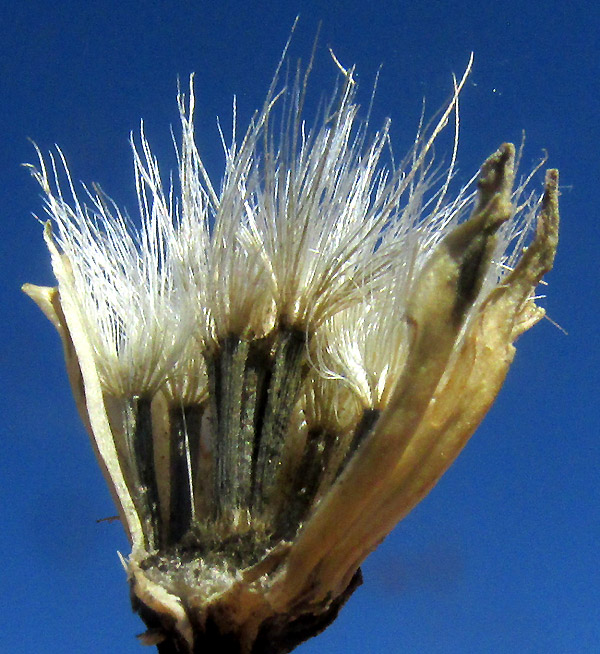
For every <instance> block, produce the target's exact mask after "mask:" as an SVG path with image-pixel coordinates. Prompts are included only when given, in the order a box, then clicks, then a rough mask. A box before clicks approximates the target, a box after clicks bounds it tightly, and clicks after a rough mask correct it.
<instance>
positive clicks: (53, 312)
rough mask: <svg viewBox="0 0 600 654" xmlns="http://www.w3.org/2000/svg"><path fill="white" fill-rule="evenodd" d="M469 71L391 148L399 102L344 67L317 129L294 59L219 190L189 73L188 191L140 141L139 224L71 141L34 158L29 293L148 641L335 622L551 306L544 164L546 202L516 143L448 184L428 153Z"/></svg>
mask: <svg viewBox="0 0 600 654" xmlns="http://www.w3.org/2000/svg"><path fill="white" fill-rule="evenodd" d="M467 72H468V71H467ZM465 79H466V74H465V77H463V79H462V80H461V81H460V83H458V84H456V85H455V94H454V96H453V99H452V100H451V102H450V103H449V105H448V107H447V108H446V110H445V111H444V112H443V113H442V117H441V119H440V120H439V122H438V123H437V124H435V125H433V127H432V128H431V129H430V130H429V131H427V130H424V131H423V130H421V131H420V133H419V135H418V136H417V139H416V140H415V146H414V149H413V151H412V152H411V153H410V154H409V156H408V157H407V158H406V160H405V161H406V162H407V163H406V165H404V167H401V168H400V169H397V170H396V169H387V170H386V169H385V167H384V166H383V165H382V164H381V158H382V155H383V152H384V151H385V148H386V144H387V142H388V127H389V125H388V124H387V123H386V124H385V125H384V126H383V128H382V129H381V130H380V131H378V132H377V133H375V134H374V135H373V136H371V137H369V136H368V133H367V132H368V129H367V128H368V125H367V124H366V123H359V122H358V120H357V113H358V107H357V105H356V104H355V101H354V97H355V84H354V81H353V77H352V71H342V75H341V83H340V86H339V89H338V91H337V92H336V93H335V94H334V96H333V98H332V99H331V101H330V102H329V103H326V104H324V106H323V107H322V109H321V111H320V114H319V117H318V120H317V121H316V122H315V123H314V127H313V128H311V129H309V128H308V127H307V126H306V125H305V124H304V122H303V119H302V107H303V104H304V94H305V88H306V77H304V78H303V77H302V76H301V75H300V74H298V75H297V77H296V81H295V83H294V84H292V90H291V91H289V92H282V93H280V94H276V93H275V91H274V89H275V87H276V83H274V84H273V85H272V87H271V91H270V92H269V95H268V97H267V100H266V102H265V105H264V108H263V110H262V111H261V112H259V113H257V114H256V116H255V118H254V119H253V121H252V123H251V125H250V127H249V129H248V131H247V132H246V134H245V135H244V137H243V138H242V140H241V142H240V143H236V141H235V135H234V139H233V142H232V144H231V145H230V146H226V147H225V155H226V169H225V175H224V179H223V182H222V185H221V188H220V191H218V192H217V191H215V189H214V188H213V186H212V184H211V182H210V180H209V178H208V175H207V173H206V171H205V168H204V165H203V163H202V161H201V158H200V156H199V154H198V150H197V149H196V145H195V141H194V126H193V120H192V115H193V110H194V95H193V89H192V84H191V81H190V92H189V95H188V97H187V98H186V97H185V96H184V95H183V94H181V93H180V95H179V108H180V114H181V122H182V128H183V137H182V142H181V146H180V147H179V148H178V162H179V175H180V188H181V194H180V196H179V197H178V198H177V200H175V199H174V195H175V194H174V191H173V189H171V190H170V191H167V192H165V191H164V190H163V186H162V183H161V178H160V174H159V169H158V166H157V163H156V161H155V159H154V158H153V156H152V154H151V153H150V149H149V146H148V143H147V141H146V139H145V137H144V134H143V131H142V134H141V148H140V145H137V146H136V145H135V143H134V141H133V139H132V145H133V150H134V162H135V177H136V182H137V191H138V196H139V206H140V212H141V229H140V230H139V231H136V230H135V228H133V227H132V225H131V224H130V222H129V220H128V219H127V218H126V217H125V216H124V215H123V214H122V213H120V212H119V210H118V209H117V208H116V207H115V206H114V204H113V203H112V202H111V201H110V200H109V199H108V198H107V197H106V196H105V195H104V194H103V193H102V192H101V191H99V190H98V189H95V188H94V189H93V190H88V189H86V193H87V198H88V199H87V204H83V203H82V202H81V201H80V200H79V199H78V197H77V195H76V193H75V190H74V188H73V185H72V183H71V179H70V176H69V173H68V171H67V168H66V164H65V163H64V159H63V158H62V154H60V152H59V158H58V161H57V160H56V159H55V158H53V157H51V158H50V167H47V165H46V164H45V163H44V160H43V158H42V157H41V155H40V165H39V168H37V169H36V168H32V170H33V173H34V175H35V177H36V178H37V180H38V181H39V183H40V184H41V186H42V188H43V190H44V193H45V198H46V210H47V212H48V214H49V215H50V217H51V221H49V222H48V223H47V225H46V229H45V232H44V234H45V239H46V243H47V245H48V248H49V250H50V253H51V256H52V266H53V270H54V274H55V276H56V279H57V281H58V286H57V287H56V288H42V287H38V286H32V285H25V287H24V290H25V292H26V293H27V294H28V295H29V296H30V297H31V298H33V299H34V300H35V301H36V302H37V304H38V305H39V306H40V308H41V309H42V310H43V312H44V313H45V314H46V316H47V317H48V318H49V319H50V320H51V322H52V323H53V324H54V326H55V327H56V329H57V330H58V332H59V334H60V337H61V339H62V343H63V348H64V354H65V359H66V364H67V370H68V373H69V378H70V381H71V385H72V388H73V393H74V396H75V400H76V402H77V406H78V408H79V411H80V413H81V416H82V419H83V421H84V423H85V425H86V427H87V429H88V431H89V433H90V435H91V439H92V443H93V445H94V447H95V450H96V454H97V456H98V459H99V461H100V464H101V466H102V469H103V471H104V474H105V476H106V479H107V482H108V484H109V486H110V488H111V491H112V493H113V496H114V498H115V502H116V504H117V506H118V509H119V513H120V517H121V520H122V523H123V525H124V526H125V528H126V530H127V533H128V536H129V539H130V541H131V545H132V552H131V555H130V556H129V558H128V559H127V561H126V562H125V565H126V568H127V572H128V576H129V583H130V585H131V595H132V600H133V605H134V608H135V609H136V610H137V611H138V613H139V614H140V616H141V617H142V619H143V620H144V622H145V623H146V625H147V627H148V630H147V631H146V632H145V634H143V635H142V637H141V638H142V640H143V641H144V642H145V643H148V644H156V645H157V646H158V650H159V651H160V652H163V653H170V652H173V653H174V652H185V653H191V652H204V651H213V650H212V649H211V648H215V649H214V651H222V652H230V653H233V652H239V653H240V654H249V653H253V654H261V653H269V652H272V653H277V652H287V651H290V650H291V649H293V648H294V647H295V646H296V645H297V644H299V643H300V642H302V641H303V640H305V639H306V638H308V637H310V636H312V635H315V634H316V633H318V632H319V631H321V630H322V629H323V628H325V627H326V626H327V625H328V624H329V623H330V622H331V621H332V620H333V619H334V618H335V616H336V614H337V612H338V610H339V608H340V607H341V605H342V604H343V603H344V602H345V601H346V599H347V598H348V597H349V595H350V594H351V593H352V591H353V590H354V589H355V588H356V586H357V585H358V584H359V583H360V579H361V577H360V569H359V566H360V564H361V562H362V561H363V559H364V558H365V557H366V556H367V555H368V554H369V552H371V551H372V550H373V549H374V548H375V547H376V546H377V544H378V543H379V542H380V541H381V540H382V539H383V538H384V537H385V536H386V535H387V534H388V533H389V532H390V530H391V529H392V528H393V527H394V525H395V524H396V523H397V522H398V521H399V520H400V519H402V518H403V517H404V516H405V515H406V514H407V513H408V512H409V511H410V510H411V509H412V508H413V507H414V506H415V505H416V504H417V503H418V502H419V501H420V500H421V499H422V498H423V497H424V496H425V495H426V494H427V493H428V492H429V490H430V489H431V488H432V487H433V486H434V484H435V483H436V482H437V480H438V479H439V478H440V476H441V475H442V474H443V473H444V471H445V470H446V469H447V468H448V466H449V465H450V464H451V463H452V461H453V460H454V459H455V457H456V456H457V454H458V453H459V452H460V450H461V449H462V447H463V446H464V445H465V443H466V441H467V440H468V438H469V437H470V435H471V434H472V433H473V431H474V430H475V428H476V427H477V425H478V424H479V422H480V421H481V419H482V418H483V416H484V415H485V413H486V411H487V410H488V408H489V407H490V405H491V404H492V402H493V401H494V398H495V397H496V394H497V393H498V391H499V389H500V387H501V385H502V382H503V380H504V377H505V375H506V373H507V370H508V367H509V365H510V363H511V360H512V358H513V356H514V347H513V345H512V343H513V341H514V340H515V339H516V338H517V337H518V336H519V335H520V334H521V333H522V332H523V331H525V330H526V329H528V328H529V327H531V326H532V325H534V324H535V323H536V322H537V321H538V320H539V319H540V318H541V317H542V316H543V310H542V309H540V308H538V307H537V306H536V305H535V303H534V299H535V298H534V291H535V287H536V285H537V284H538V283H539V282H540V280H541V278H542V276H543V275H544V273H546V272H548V271H549V270H550V268H551V267H552V262H553V259H554V253H555V249H556V244H557V233H558V232H557V230H558V201H557V197H558V173H557V171H555V170H550V171H548V172H547V174H546V185H545V191H544V194H543V197H542V198H541V199H538V198H537V197H536V196H535V194H533V193H529V192H527V191H526V189H525V183H524V184H522V185H521V186H519V188H518V189H517V190H516V191H515V190H513V185H514V174H515V173H514V167H515V152H514V148H513V146H512V145H509V144H505V145H502V146H501V147H500V149H499V150H498V151H497V152H496V153H495V154H493V155H492V156H491V157H490V158H489V159H488V160H487V161H486V162H485V163H484V165H483V166H482V168H481V171H480V174H479V176H478V178H477V182H476V189H475V190H471V186H472V185H468V186H467V187H465V188H464V189H462V190H461V191H460V192H459V193H458V195H457V196H456V197H455V198H454V199H453V200H448V199H447V198H446V194H447V191H448V186H449V184H450V181H451V177H452V175H453V170H452V168H453V166H451V167H450V170H449V171H448V173H447V175H446V176H445V177H444V178H443V179H442V180H441V183H440V182H439V170H432V158H431V154H430V150H431V146H432V144H433V141H434V140H435V138H436V136H437V135H438V134H439V132H440V131H441V130H442V129H443V127H444V126H445V124H446V123H447V122H448V119H449V118H450V117H451V116H452V114H453V113H454V114H455V115H456V116H458V114H457V104H458V94H459V92H460V89H461V87H462V85H463V84H464V81H465ZM278 111H279V112H280V115H279V118H278V119H277V120H276V119H275V114H276V113H277V112H278ZM274 123H277V125H279V126H280V127H278V132H277V133H275V132H274V130H273V127H272V125H273V124H274ZM456 125H458V118H456ZM452 163H454V155H453V157H452ZM61 171H62V172H61ZM63 176H64V177H65V179H66V181H67V186H68V189H69V192H68V197H65V195H63V192H62V191H61V186H60V182H59V179H60V178H61V177H63ZM63 186H64V184H63ZM469 215H470V217H469ZM534 223H536V224H537V227H536V231H535V234H534V235H533V236H530V235H529V232H530V231H531V229H530V228H531V226H532V225H533V224H534ZM526 245H527V247H525V246H526ZM216 648H218V650H217V649H216Z"/></svg>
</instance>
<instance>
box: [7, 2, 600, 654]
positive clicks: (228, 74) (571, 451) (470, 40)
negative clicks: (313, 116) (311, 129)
mask: <svg viewBox="0 0 600 654" xmlns="http://www.w3.org/2000/svg"><path fill="white" fill-rule="evenodd" d="M298 13H299V14H300V15H301V22H300V25H299V27H298V30H297V33H296V36H295V38H294V42H293V46H292V51H291V52H292V56H293V57H297V56H303V57H304V58H306V57H307V56H308V53H309V51H310V47H311V44H312V40H313V37H314V34H315V31H316V29H317V24H318V21H319V20H321V21H322V22H323V25H322V32H321V39H320V45H319V48H318V52H317V67H316V70H315V73H314V75H313V79H312V89H313V93H314V95H313V98H314V99H317V98H318V97H319V94H320V93H321V91H323V90H325V91H328V90H329V85H330V83H331V82H332V80H333V79H334V76H335V70H334V68H333V65H332V63H331V61H330V59H329V56H328V54H327V49H326V46H328V45H331V46H332V47H333V48H334V50H335V52H336V54H337V56H338V58H339V59H340V61H341V62H342V63H343V64H344V65H351V64H353V63H355V64H356V65H357V78H358V80H359V83H360V84H361V87H360V88H361V90H359V99H362V102H363V105H366V104H367V103H368V100H369V95H370V90H371V88H372V84H373V80H374V76H375V73H376V71H377V69H378V67H379V66H380V65H381V64H383V69H382V72H381V77H380V82H379V86H378V91H377V97H376V103H375V112H374V118H373V125H374V126H378V125H379V124H380V123H381V121H382V120H383V118H384V117H385V116H388V115H389V116H390V117H391V118H392V121H393V122H392V140H393V144H394V148H395V152H396V154H399V153H401V152H402V150H404V149H406V147H408V146H409V144H410V141H411V139H412V138H413V136H414V132H415V127H416V124H417V120H418V117H419V113H420V110H421V99H422V97H423V96H426V97H427V102H428V105H427V106H428V107H429V109H430V113H432V112H433V111H434V110H435V109H437V108H438V107H439V106H440V105H441V104H442V103H443V102H444V101H445V100H446V99H447V97H448V95H449V92H450V90H451V73H452V72H454V73H456V74H460V73H461V72H462V71H463V70H464V68H465V66H466V63H467V60H468V57H469V53H470V51H471V50H473V51H474V52H475V66H474V70H473V74H472V76H471V78H470V82H469V83H468V84H467V88H466V89H465V92H464V94H463V96H462V104H461V121H462V128H461V129H462V131H461V143H460V150H459V167H460V171H459V180H458V181H465V180H466V179H467V178H468V177H469V176H470V175H471V173H472V172H473V171H474V170H475V169H476V168H477V166H478V165H479V164H480V163H481V162H482V161H483V159H484V158H485V157H486V156H487V155H488V154H490V153H491V152H493V151H494V150H495V149H496V148H497V146H498V145H499V144H500V143H501V142H503V141H506V140H510V141H516V142H519V141H520V139H521V131H522V130H525V131H526V139H527V140H526V151H525V157H524V162H523V169H524V172H525V171H526V170H527V169H528V168H530V167H531V166H533V164H534V163H535V162H536V161H537V160H538V159H539V157H540V156H541V154H542V151H543V149H546V150H547V151H548V153H549V165H551V166H553V167H558V168H560V171H561V187H562V197H561V205H562V206H561V210H562V218H563V224H562V240H561V243H560V248H559V254H558V257H557V261H556V268H555V270H554V271H553V272H552V273H551V274H550V275H549V276H548V277H547V281H548V282H549V286H548V287H547V288H546V289H545V292H546V293H547V299H546V300H544V305H545V306H546V308H547V310H548V314H549V316H550V317H551V318H552V320H553V321H555V322H556V323H558V324H560V325H561V326H562V327H563V328H564V329H565V330H566V331H567V332H568V333H569V334H568V336H567V335H565V334H564V333H562V332H561V331H560V330H559V329H557V328H556V327H555V326H553V324H551V323H550V322H549V321H543V322H542V323H541V324H539V325H538V326H537V327H536V328H535V329H533V330H532V331H531V332H528V333H527V334H525V335H524V336H523V337H522V338H521V339H520V340H519V342H518V353H517V357H516V361H515V363H514V365H513V367H512V369H511V372H510V374H509V377H508V380H507V382H506V385H505V387H504V389H503V391H502V393H501V395H500V397H499V399H498V401H497V402H496V404H495V405H494V407H493V409H492V410H491V412H490V414H489V415H488V417H487V418H486V420H485V422H484V423H483V425H482V427H481V428H480V429H479V431H478V432H477V434H476V436H475V437H474V438H473V440H472V441H471V442H470V444H469V445H468V446H467V448H466V450H465V451H464V452H463V454H462V455H461V456H460V457H459V459H458V461H457V462H456V464H455V465H454V466H453V467H452V468H451V469H450V471H449V472H448V473H447V474H446V476H445V477H444V478H443V480H442V481H441V482H440V483H439V484H438V486H437V487H436V488H435V489H434V491H433V492H432V493H431V494H430V496H429V497H428V498H427V499H426V500H425V501H424V502H423V503H422V504H421V505H420V506H419V507H417V509H416V510H415V511H414V512H413V513H412V514H411V515H410V516H409V517H408V518H407V519H406V520H405V521H404V522H402V524H401V525H400V526H399V527H398V528H397V529H396V530H395V531H394V532H393V534H392V535H390V536H389V538H388V539H387V540H386V541H385V542H384V543H383V545H382V546H381V547H380V548H379V549H378V550H377V552H376V553H375V554H373V555H372V556H371V557H370V558H369V559H368V560H367V561H366V562H365V564H364V567H363V571H364V573H365V584H364V586H363V587H362V588H361V589H359V590H358V591H357V592H356V594H355V596H354V597H353V598H352V599H351V600H350V602H349V604H348V605H347V606H346V608H345V609H344V610H343V612H342V614H341V616H340V618H339V619H338V621H337V622H336V623H335V625H334V626H333V627H331V628H330V629H329V630H328V631H327V632H326V633H325V634H323V635H322V636H320V637H319V638H317V639H315V640H313V641H311V642H309V643H307V644H305V645H303V646H302V647H301V648H299V649H298V652H300V653H301V654H317V653H321V654H324V653H329V652H347V653H348V654H352V653H354V652H356V653H360V654H370V653H385V652H393V653H395V652H411V653H416V654H421V653H423V654H424V653H428V654H430V653H439V654H452V653H465V652H467V653H469V652H486V653H498V654H500V653H506V652H523V653H537V652H540V653H541V652H544V653H559V652H564V653H570V652H597V651H600V615H599V607H600V573H599V565H598V561H599V551H598V543H599V540H600V538H599V537H600V518H599V516H600V483H599V482H600V476H599V472H598V470H599V461H600V459H599V455H598V436H599V413H600V412H599V410H598V382H599V374H598V369H599V364H600V360H599V356H598V341H599V336H600V334H599V330H598V318H599V305H598V297H599V294H598V264H597V261H598V250H599V249H600V238H599V229H598V203H599V200H598V196H599V191H600V188H599V186H600V184H599V181H600V176H599V171H600V165H599V162H598V159H599V157H598V143H600V130H599V128H598V106H599V105H600V88H599V83H600V82H599V80H600V46H599V44H600V9H599V5H597V4H596V3H590V2H585V3H584V2H581V1H577V0H575V1H574V2H570V3H565V2H556V1H554V0H547V1H544V2H541V1H539V0H533V1H531V2H523V1H520V2H515V1H513V0H508V1H507V2H502V3H498V2H485V3H482V2H466V1H456V2H439V1H436V0H429V1H428V2H411V3H408V2H389V1H388V2H384V1H381V2H377V1H371V2H357V1H355V0H329V1H328V2H317V1H313V2H302V1H300V0H295V1H291V0H282V1H280V2H275V1H271V2H266V1H262V2H252V1H251V0H246V1H241V0H220V1H219V2H217V1H215V2H191V1H188V2H183V1H181V2H152V1H150V0H146V1H145V2H128V1H120V2H102V1H98V2H76V1H73V2H69V1H62V2H61V1H60V0H58V1H57V2H54V3H50V2H36V1H23V2H8V3H4V5H3V8H2V9H0V28H1V34H2V38H1V39H0V142H1V147H0V230H1V238H0V249H1V256H0V266H1V267H2V269H1V271H0V274H1V279H2V284H1V285H0V293H1V294H2V296H1V300H2V306H3V307H4V310H3V320H2V321H1V322H0V330H1V334H0V342H1V343H2V366H1V375H2V380H1V382H2V389H3V392H2V394H1V395H0V401H1V403H2V406H1V411H2V417H3V420H2V430H3V433H2V435H1V438H2V441H1V442H2V455H1V456H0V484H1V486H0V488H1V492H2V501H1V503H0V525H1V529H0V556H1V560H2V581H1V587H2V593H1V596H2V600H1V601H0V605H2V610H0V652H23V653H36V654H37V653H39V652H63V651H68V652H72V653H73V654H80V653H81V654H83V653H92V654H95V653H104V652H124V653H131V654H133V653H135V652H142V651H144V649H143V648H142V647H141V646H140V645H138V644H137V642H136V640H135V638H134V634H136V633H139V632H140V631H142V625H141V622H140V621H139V620H138V618H137V617H136V616H134V615H133V614H132V613H131V611H130V608H129V599H128V589H127V585H126V582H125V574H124V572H123V570H122V568H121V565H120V563H119V560H118V557H117V554H116V552H117V550H120V551H122V552H123V553H127V552H128V544H127V542H126V539H125V536H124V534H123V531H122V528H121V526H120V524H119V523H118V522H116V523H101V524H97V523H96V520H97V519H98V518H103V517H105V516H110V515H113V513H114V509H113V506H112V503H111V499H110V497H109V494H108V492H107V490H106V488H105V486H104V480H103V479H102V476H101V474H100V471H99V469H98V467H97V465H96V462H95V460H94V456H93V454H92V450H91V447H90V446H89V443H88V441H87V437H86V434H85V432H84V430H83V427H82V426H81V424H80V422H79V418H78V416H77V414H76V411H75V407H74V403H73V401H72V399H71V396H70V390H69V387H68V384H67V379H66V374H65V372H64V366H63V361H62V354H61V347H60V343H59V341H58V337H57V336H56V334H55V332H54V330H53V328H52V327H51V326H50V324H49V323H48V322H47V321H46V320H45V318H44V317H43V316H42V315H41V313H40V312H39V310H38V309H37V308H36V307H35V306H34V304H33V303H32V302H31V301H30V300H29V299H27V298H26V297H25V296H24V295H22V294H21V293H20V291H19V288H20V286H21V284H22V283H23V282H26V281H27V282H34V283H39V284H46V285H51V284H52V283H53V278H52V273H51V270H50V263H49V257H48V255H47V253H46V250H45V247H44V244H43V241H42V233H41V228H40V225H39V224H38V223H36V221H35V220H34V219H33V218H32V217H31V213H32V212H37V213H41V201H40V198H39V191H38V188H37V187H36V184H35V183H34V181H33V180H32V179H31V178H30V176H29V174H28V172H27V171H26V170H25V169H23V168H21V167H20V164H21V163H23V162H30V161H33V160H34V159H35V154H34V151H33V148H32V146H31V144H30V143H29V142H28V139H29V138H31V139H33V140H35V141H36V142H37V143H38V144H39V145H40V147H41V148H42V149H43V150H48V149H49V148H50V147H52V145H53V144H54V143H58V144H60V146H61V148H62V149H63V151H64V152H65V154H66V156H67V159H68V161H69V164H70V167H71V171H72V173H73V176H74V178H75V179H76V180H82V181H88V182H89V181H97V182H99V183H100V184H101V185H102V186H103V188H104V189H105V190H106V191H107V192H108V193H109V194H110V195H111V196H112V197H113V198H114V199H115V200H116V201H117V202H118V203H119V204H120V205H125V206H127V207H129V208H130V210H131V212H132V213H134V211H135V208H136V203H135V198H134V185H133V176H132V165H131V156H130V150H129V144H128V134H129V132H130V131H131V130H135V129H137V128H138V126H139V120H140V118H142V117H143V118H144V119H145V124H146V129H147V135H148V138H149V140H150V142H151V144H152V145H153V148H154V150H155V153H156V154H157V155H158V157H159V159H160V160H161V161H164V162H165V164H166V169H168V168H169V166H173V165H174V156H173V153H172V146H171V140H170V139H171V137H170V134H169V126H170V125H171V124H173V125H174V126H175V128H177V122H178V116H177V107H176V103H175V92H176V78H177V76H178V75H179V76H180V77H181V78H183V79H185V78H186V77H187V76H188V74H189V73H190V72H191V71H196V74H197V77H196V80H197V82H196V91H197V106H198V110H197V125H198V136H199V142H200V147H201V151H202V153H203V155H204V156H205V158H206V160H207V163H208V166H209V169H210V170H211V171H212V173H213V176H214V177H215V179H218V176H219V174H220V170H221V163H222V156H221V151H220V144H219V139H218V134H217V130H216V116H217V115H219V116H220V117H221V118H222V122H223V124H224V125H225V126H227V125H229V124H230V115H231V100H232V96H233V95H234V93H235V94H237V96H238V103H239V117H240V125H241V126H244V125H245V124H246V123H247V120H248V118H249V116H250V115H251V113H252V111H253V110H254V109H255V108H257V107H259V106H260V105H261V102H262V100H263V97H264V94H265V92H266V89H267V88H268V85H269V82H270V79H271V75H272V73H273V71H274V68H275V65H276V63H277V61H278V59H279V56H280V52H281V50H282V47H283V45H284V43H285V40H286V38H287V36H288V34H289V30H290V27H291V25H292V22H293V19H294V17H295V16H296V14H298ZM539 182H541V179H540V180H539ZM145 651H151V650H149V649H146V650H145Z"/></svg>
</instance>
